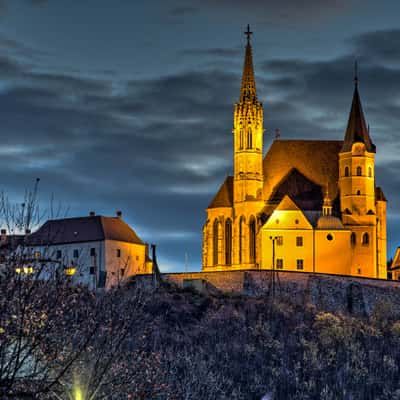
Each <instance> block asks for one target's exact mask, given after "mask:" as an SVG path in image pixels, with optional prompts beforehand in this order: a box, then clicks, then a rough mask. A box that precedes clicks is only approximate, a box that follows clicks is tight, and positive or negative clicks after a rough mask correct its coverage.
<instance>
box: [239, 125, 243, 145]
mask: <svg viewBox="0 0 400 400" xmlns="http://www.w3.org/2000/svg"><path fill="white" fill-rule="evenodd" d="M239 149H240V150H242V149H243V129H241V130H240V133H239Z"/></svg>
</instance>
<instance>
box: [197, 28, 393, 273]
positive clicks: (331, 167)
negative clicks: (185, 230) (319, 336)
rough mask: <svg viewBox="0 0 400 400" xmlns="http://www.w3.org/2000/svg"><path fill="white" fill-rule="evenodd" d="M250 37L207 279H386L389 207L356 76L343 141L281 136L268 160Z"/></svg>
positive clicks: (215, 207)
mask: <svg viewBox="0 0 400 400" xmlns="http://www.w3.org/2000/svg"><path fill="white" fill-rule="evenodd" d="M251 33H252V32H250V29H249V27H248V29H247V32H246V35H247V45H246V49H245V59H244V67H243V76H242V85H241V89H240V99H239V102H238V103H236V104H235V106H234V115H233V131H232V132H233V164H234V168H233V169H234V171H233V176H228V177H227V178H226V179H225V181H224V182H223V183H222V185H221V187H220V188H219V190H218V192H217V194H216V195H215V197H214V198H213V200H212V201H211V203H210V205H209V206H208V208H207V210H206V212H207V220H206V222H205V224H204V227H203V252H202V260H203V261H202V263H203V267H202V270H203V271H204V272H211V271H231V270H249V269H267V270H271V269H274V270H277V271H302V272H312V273H326V274H339V275H350V276H360V277H368V278H381V279H386V278H387V270H386V202H387V201H386V198H385V196H384V194H383V191H382V189H381V188H380V187H378V186H376V181H375V154H376V147H375V145H374V144H373V142H372V140H371V137H370V132H369V128H368V127H367V124H366V121H365V117H364V113H363V110H362V105H361V99H360V95H359V91H358V81H357V76H356V77H355V87H354V94H353V100H352V104H351V109H350V114H349V117H348V123H347V129H346V132H345V133H344V138H343V140H303V139H298V140H281V139H280V138H279V137H276V138H275V140H274V141H273V143H272V144H271V146H270V148H269V149H268V151H267V152H266V154H265V156H263V134H264V128H263V105H262V103H261V102H260V101H258V99H257V91H256V82H255V76H254V67H253V56H252V46H251V43H250V35H251ZM277 136H278V135H277ZM338 139H339V138H338Z"/></svg>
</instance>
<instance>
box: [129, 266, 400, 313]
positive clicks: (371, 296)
mask: <svg viewBox="0 0 400 400" xmlns="http://www.w3.org/2000/svg"><path fill="white" fill-rule="evenodd" d="M162 276H163V278H164V279H165V280H166V281H168V282H171V283H174V284H176V285H178V286H181V287H183V286H190V285H193V286H195V287H196V288H197V289H199V284H201V287H202V291H203V292H208V293H211V294H218V293H233V294H243V295H245V296H250V297H257V296H268V295H269V294H271V293H272V284H271V282H272V274H271V271H266V270H263V271H259V270H248V271H228V272H192V273H170V274H163V275H162ZM275 276H276V279H275V293H276V296H277V297H281V298H283V299H290V300H291V301H294V302H296V303H298V304H312V305H314V306H315V307H316V308H317V309H320V310H324V311H332V312H343V313H352V314H355V315H365V316H367V315H371V313H372V312H373V311H374V310H375V309H376V308H377V307H382V306H383V305H385V307H390V311H391V314H393V316H398V317H400V282H396V281H386V280H379V279H365V278H355V277H346V276H339V275H325V274H306V273H301V272H279V274H276V275H275ZM135 280H136V282H138V283H140V284H142V285H145V286H151V282H152V276H151V275H147V276H146V275H141V276H137V277H136V278H135Z"/></svg>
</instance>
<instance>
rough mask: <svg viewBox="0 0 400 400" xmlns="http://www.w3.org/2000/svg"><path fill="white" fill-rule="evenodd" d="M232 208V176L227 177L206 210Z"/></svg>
mask: <svg viewBox="0 0 400 400" xmlns="http://www.w3.org/2000/svg"><path fill="white" fill-rule="evenodd" d="M232 206H233V176H227V177H226V179H225V182H224V183H223V184H222V185H221V187H220V189H219V190H218V193H217V194H216V196H215V197H214V199H213V200H212V202H211V203H210V205H209V206H208V208H219V207H232Z"/></svg>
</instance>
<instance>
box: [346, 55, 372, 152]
mask: <svg viewBox="0 0 400 400" xmlns="http://www.w3.org/2000/svg"><path fill="white" fill-rule="evenodd" d="M354 72H355V73H354V94H353V101H352V104H351V110H350V115H349V120H348V122H347V129H346V134H345V137H344V142H343V147H342V152H346V151H351V148H352V146H353V144H354V143H356V142H361V143H364V144H365V149H366V150H367V151H368V152H371V153H375V145H374V144H373V143H372V141H371V138H370V136H369V130H368V128H367V124H366V122H365V118H364V113H363V110H362V106H361V99H360V95H359V93H358V71H357V62H356V63H355V71H354Z"/></svg>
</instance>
